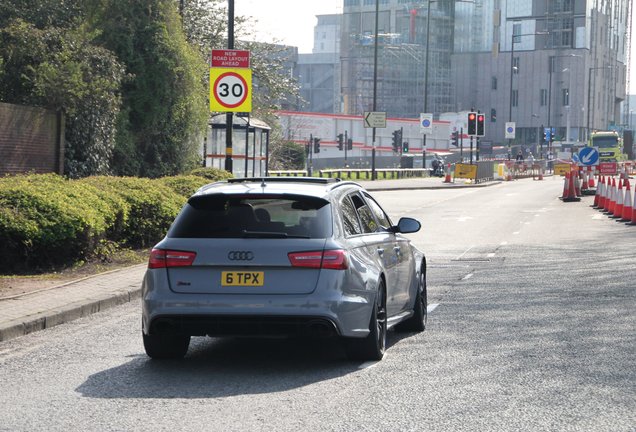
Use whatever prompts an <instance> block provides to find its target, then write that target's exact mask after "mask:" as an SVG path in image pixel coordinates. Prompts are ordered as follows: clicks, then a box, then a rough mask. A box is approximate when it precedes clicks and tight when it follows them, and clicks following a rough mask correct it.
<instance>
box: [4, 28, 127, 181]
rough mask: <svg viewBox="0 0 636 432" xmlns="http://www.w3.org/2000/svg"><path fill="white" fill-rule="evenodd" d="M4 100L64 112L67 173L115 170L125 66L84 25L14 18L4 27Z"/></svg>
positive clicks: (96, 172)
mask: <svg viewBox="0 0 636 432" xmlns="http://www.w3.org/2000/svg"><path fill="white" fill-rule="evenodd" d="M0 58H2V59H3V60H2V63H3V65H4V66H3V73H2V74H0V89H1V90H0V100H3V101H5V102H11V103H21V104H27V105H35V106H42V107H46V108H49V109H52V110H56V111H62V112H64V114H65V117H66V128H65V131H66V135H65V142H66V148H65V172H66V174H67V175H69V176H71V177H83V176H88V175H92V174H107V173H109V172H110V169H109V167H110V158H111V155H112V150H113V146H114V133H113V132H114V130H115V121H116V119H117V115H118V112H119V105H120V98H119V88H120V83H121V80H122V76H123V69H122V67H121V65H120V64H119V63H118V62H117V60H116V58H115V57H114V56H113V55H112V53H111V52H109V51H108V50H105V49H103V48H101V47H98V46H95V45H93V44H92V43H91V35H90V34H88V33H86V32H85V30H84V29H83V28H81V27H80V28H79V29H77V30H74V29H64V28H58V27H47V28H45V29H39V28H37V27H35V25H33V24H31V23H27V22H25V21H23V20H21V19H13V20H12V21H10V22H8V23H7V25H6V26H5V27H4V28H2V29H0Z"/></svg>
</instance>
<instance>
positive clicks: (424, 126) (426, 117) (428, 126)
mask: <svg viewBox="0 0 636 432" xmlns="http://www.w3.org/2000/svg"><path fill="white" fill-rule="evenodd" d="M420 132H421V133H423V134H424V135H431V134H432V133H433V114H429V113H421V114H420Z"/></svg>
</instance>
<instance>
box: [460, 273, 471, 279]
mask: <svg viewBox="0 0 636 432" xmlns="http://www.w3.org/2000/svg"><path fill="white" fill-rule="evenodd" d="M471 277H473V274H472V273H468V274H467V275H466V276H464V277H463V278H462V280H468V279H470V278H471Z"/></svg>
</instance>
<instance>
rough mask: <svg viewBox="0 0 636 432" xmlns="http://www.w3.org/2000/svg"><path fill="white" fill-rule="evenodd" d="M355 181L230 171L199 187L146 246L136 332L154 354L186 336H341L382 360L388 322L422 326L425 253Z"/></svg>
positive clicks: (180, 345)
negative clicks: (229, 175) (235, 175)
mask: <svg viewBox="0 0 636 432" xmlns="http://www.w3.org/2000/svg"><path fill="white" fill-rule="evenodd" d="M419 229H420V223H419V222H418V221H416V220H415V219H411V218H406V217H404V218H401V219H400V220H399V221H398V223H397V224H393V222H392V221H391V220H390V218H389V217H388V216H387V214H386V213H385V212H384V210H382V208H381V207H380V205H379V204H378V203H377V202H376V201H375V200H374V199H373V197H371V195H370V194H369V193H368V192H367V191H365V189H363V188H362V187H361V186H360V185H358V184H356V183H354V182H349V181H339V180H336V179H315V178H300V177H298V178H296V177H266V178H258V179H255V178H246V179H230V180H228V181H224V182H218V183H212V184H209V185H207V186H204V187H202V188H201V189H199V190H198V191H197V192H196V193H195V194H194V195H193V196H192V197H190V199H189V200H188V202H187V203H186V204H185V206H184V207H183V209H182V210H181V212H180V213H179V215H178V216H177V218H176V219H175V221H174V223H173V224H172V226H171V227H170V229H169V231H168V233H167V235H166V237H165V238H164V239H163V240H161V241H160V242H159V243H158V244H157V245H156V246H155V247H154V248H153V249H152V251H151V253H150V260H149V263H148V270H147V272H146V274H145V277H144V280H143V287H142V299H143V302H142V308H143V323H142V327H143V328H142V333H143V342H144V347H145V350H146V353H147V354H148V356H150V357H152V358H180V357H183V356H185V354H186V352H187V350H188V346H189V343H190V338H191V336H213V337H217V336H264V337H268V336H301V337H302V336H314V337H315V336H318V337H323V336H338V337H341V338H342V340H343V341H344V344H345V348H346V351H347V354H348V356H349V357H350V358H352V359H356V360H380V359H381V358H382V356H383V355H384V351H385V346H386V332H387V329H389V328H392V327H395V329H396V330H403V331H411V332H421V331H423V330H424V328H425V325H426V259H425V257H424V254H423V253H422V252H420V251H419V250H418V249H416V248H415V247H414V246H413V245H412V244H411V242H410V241H409V239H407V238H406V237H404V236H403V235H402V234H403V233H414V232H417V231H418V230H419Z"/></svg>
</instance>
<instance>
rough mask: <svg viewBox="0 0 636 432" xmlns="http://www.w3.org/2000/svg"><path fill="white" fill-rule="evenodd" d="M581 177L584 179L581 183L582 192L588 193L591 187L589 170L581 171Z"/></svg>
mask: <svg viewBox="0 0 636 432" xmlns="http://www.w3.org/2000/svg"><path fill="white" fill-rule="evenodd" d="M580 177H581V179H583V181H582V183H581V193H587V191H588V189H589V188H590V186H589V184H588V180H587V172H585V171H580Z"/></svg>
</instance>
